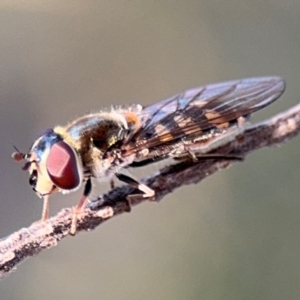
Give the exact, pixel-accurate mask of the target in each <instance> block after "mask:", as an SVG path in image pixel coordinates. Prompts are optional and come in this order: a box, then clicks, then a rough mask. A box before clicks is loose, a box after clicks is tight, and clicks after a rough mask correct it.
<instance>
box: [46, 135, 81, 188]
mask: <svg viewBox="0 0 300 300" xmlns="http://www.w3.org/2000/svg"><path fill="white" fill-rule="evenodd" d="M46 168H47V171H48V174H49V177H50V178H51V180H52V182H53V184H54V185H56V186H57V187H59V188H61V189H63V190H72V189H75V188H76V187H78V186H79V184H80V173H79V166H78V164H77V159H76V154H75V151H74V150H73V149H72V148H71V147H70V146H69V145H68V144H67V143H65V142H63V141H59V142H57V143H55V144H54V145H53V146H52V147H51V149H50V152H49V155H48V158H47V162H46Z"/></svg>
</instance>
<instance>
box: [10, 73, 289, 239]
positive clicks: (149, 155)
mask: <svg viewBox="0 0 300 300" xmlns="http://www.w3.org/2000/svg"><path fill="white" fill-rule="evenodd" d="M284 89H285V83H284V81H283V79H281V78H280V77H261V78H249V79H241V80H235V81H228V82H223V83H217V84H211V85H206V86H203V87H199V88H195V89H191V90H187V91H185V92H183V93H181V94H178V95H176V96H173V97H171V98H169V99H166V100H163V101H160V102H158V103H155V104H153V105H150V106H146V107H142V106H141V105H131V106H128V107H127V108H119V109H114V110H112V111H100V112H97V113H91V114H87V115H85V116H83V117H81V118H78V119H76V120H74V121H73V122H71V123H69V124H68V125H66V126H63V127H62V126H56V127H54V128H53V129H49V130H47V131H46V132H45V133H44V134H43V135H41V136H40V137H39V138H38V139H37V140H36V141H35V142H34V143H33V145H32V147H31V149H30V151H29V153H27V154H25V153H21V152H19V151H17V152H15V153H13V158H14V160H15V161H21V160H24V159H25V160H26V161H27V162H26V163H25V165H24V167H23V169H24V170H28V171H29V184H30V185H31V187H32V189H33V190H34V191H35V192H36V193H37V195H38V196H40V197H43V198H44V206H43V212H42V219H41V220H46V219H47V218H48V215H49V196H50V195H51V194H54V193H56V192H62V193H69V192H72V191H75V190H77V189H78V188H79V187H80V186H81V185H82V183H83V184H84V191H83V195H82V197H81V199H80V200H79V202H78V204H77V206H76V207H75V208H74V212H73V218H72V226H71V233H72V234H74V233H75V231H76V220H77V216H78V215H79V214H80V213H81V212H82V210H83V208H84V207H85V205H86V202H87V198H88V196H89V194H90V193H91V190H92V183H91V180H92V178H96V179H99V180H110V179H111V178H112V177H113V176H116V177H117V178H118V179H119V180H121V181H124V182H126V183H128V184H131V185H133V186H135V187H136V188H137V189H138V190H139V191H141V192H142V194H138V195H130V196H129V201H130V199H133V198H135V197H143V198H152V199H153V197H154V196H155V192H154V191H153V190H152V189H150V188H149V187H147V186H146V185H144V184H142V183H139V182H138V181H136V180H135V179H132V178H131V177H129V176H127V175H124V174H122V173H121V170H122V168H126V167H138V166H143V165H146V164H148V163H152V162H154V161H158V160H161V159H164V158H170V157H171V158H174V159H179V158H180V157H183V156H186V155H187V154H188V155H189V154H190V155H191V156H192V157H193V158H195V154H194V153H192V151H191V150H190V148H189V145H193V144H195V143H197V144H199V145H200V148H201V145H203V147H205V145H206V146H207V145H209V144H210V142H211V141H213V139H214V138H215V137H219V138H222V136H223V135H224V134H226V132H229V131H230V130H233V131H234V130H235V128H238V126H239V125H238V124H239V120H242V119H243V118H245V117H248V116H249V115H250V114H251V113H253V112H255V111H257V110H259V109H261V108H263V107H265V106H266V105H269V104H270V103H272V102H273V101H275V100H276V99H277V98H278V97H279V96H280V95H281V94H282V93H283V91H284ZM203 155H204V159H205V157H206V156H205V151H204V154H203ZM200 157H201V154H200ZM212 157H214V158H218V157H219V158H223V159H224V157H226V156H225V155H224V154H217V155H212ZM196 158H197V157H196ZM208 158H209V154H208ZM201 159H203V157H202V158H201Z"/></svg>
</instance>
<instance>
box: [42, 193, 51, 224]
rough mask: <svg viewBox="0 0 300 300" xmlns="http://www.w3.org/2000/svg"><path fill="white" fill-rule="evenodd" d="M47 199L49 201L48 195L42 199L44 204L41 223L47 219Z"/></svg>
mask: <svg viewBox="0 0 300 300" xmlns="http://www.w3.org/2000/svg"><path fill="white" fill-rule="evenodd" d="M49 199H50V195H49V194H48V195H45V196H44V197H43V200H44V203H43V210H42V217H41V222H44V221H46V220H47V219H48V218H49Z"/></svg>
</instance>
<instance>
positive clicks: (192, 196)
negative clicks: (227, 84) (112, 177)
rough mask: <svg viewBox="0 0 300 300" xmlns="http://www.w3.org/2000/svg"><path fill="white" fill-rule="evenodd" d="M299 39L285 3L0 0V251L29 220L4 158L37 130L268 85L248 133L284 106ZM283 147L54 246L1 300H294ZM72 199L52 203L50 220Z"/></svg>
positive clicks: (297, 86)
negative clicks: (275, 91)
mask: <svg viewBox="0 0 300 300" xmlns="http://www.w3.org/2000/svg"><path fill="white" fill-rule="evenodd" d="M299 28H300V2H299V1H298V0H285V1H275V0H274V1H271V0H265V1H259V0H253V1H246V0H229V1H221V0H187V1H171V0H169V1H139V0H131V1H120V0H109V1H106V0H103V1H92V0H86V1H77V0H72V1H57V0H52V1H44V0H38V1H37V0H27V1H15V0H9V1H6V0H2V1H1V3H0V53H1V55H0V104H1V109H0V125H1V130H0V139H1V143H0V164H1V180H0V190H1V198H0V236H1V237H5V236H7V235H9V234H11V233H13V232H14V231H16V230H18V229H20V228H22V227H26V226H29V225H30V224H31V223H32V222H33V221H36V220H37V219H38V218H40V214H41V209H42V201H41V200H40V199H39V198H37V197H36V196H35V195H34V193H33V192H32V190H31V189H30V187H29V185H28V174H27V173H26V172H22V171H21V165H18V164H15V163H14V162H13V161H12V160H11V158H10V155H11V153H12V151H13V147H12V144H14V145H16V146H17V147H18V148H20V150H22V151H27V150H28V149H29V147H30V145H31V143H32V142H33V140H34V139H35V138H36V137H37V136H38V135H39V134H40V133H41V132H43V130H44V129H45V128H49V127H53V126H54V125H58V124H61V125H64V124H66V123H67V122H68V121H70V120H72V119H74V118H76V117H78V116H80V115H82V114H84V113H87V112H91V111H97V110H99V109H101V108H103V107H111V106H112V105H121V104H131V103H140V104H150V103H153V102H155V101H158V100H161V99H164V98H167V97H169V96H172V95H173V94H176V93H178V92H181V91H183V90H185V89H187V88H191V87H195V86H199V85H203V84H207V83H211V82H219V81H225V80H229V79H236V78H243V77H251V76H262V75H280V76H282V77H284V78H285V79H286V81H287V91H286V92H285V94H284V96H283V97H282V98H281V99H280V100H279V101H277V102H276V103H275V104H273V105H271V106H270V107H267V108H266V109H264V110H263V111H262V112H259V113H257V114H255V117H254V118H253V120H254V121H259V120H263V119H264V118H268V117H270V116H272V115H274V114H276V113H278V112H281V111H283V110H285V109H288V108H289V107H291V106H292V105H295V104H297V103H299V101H300V96H299V95H300V80H299V73H300V31H299ZM299 146H300V138H296V139H294V140H293V141H291V142H289V143H288V144H286V145H284V146H281V147H277V148H275V147H274V148H269V149H263V150H261V151H259V152H257V153H254V154H252V155H251V156H249V157H248V158H247V160H246V161H245V162H243V163H237V164H235V165H234V166H233V167H232V168H230V169H229V170H226V171H222V172H219V173H217V174H216V175H214V176H211V177H209V178H208V179H206V180H205V181H203V182H201V183H200V184H198V185H193V186H185V187H183V188H181V189H180V190H176V191H175V192H174V193H172V194H170V195H169V196H168V197H166V198H165V199H164V200H163V201H162V202H161V203H159V204H153V203H145V204H143V205H140V206H138V207H135V208H134V209H133V211H132V213H130V214H124V215H122V216H120V217H118V218H114V219H113V220H112V221H109V222H107V223H105V224H104V225H103V226H101V227H99V228H98V229H96V230H95V231H92V232H89V233H83V234H79V235H77V236H76V237H75V238H67V239H65V240H63V241H62V242H61V243H59V245H58V246H57V247H55V248H52V249H50V250H49V251H43V253H41V254H40V255H38V256H36V257H33V258H30V259H28V260H27V261H25V262H24V263H23V264H21V265H20V266H18V268H17V270H16V271H15V272H14V273H12V274H11V275H10V276H9V277H7V278H6V279H5V280H3V281H1V282H0V291H1V292H0V295H1V299H6V300H14V299H23V300H26V299H30V300H35V299H39V300H40V299H43V300H47V299H51V300H52V299H74V300H77V299H108V300H111V299H125V300H126V299H131V300H134V299H164V300H166V299H172V300H174V299H185V300H188V299H206V300H208V299H214V300H219V299H231V300H232V299H264V300H265V299H299V298H300V285H299V279H300V240H299V235H300V196H299V194H300V186H299V178H300V168H299V166H300V157H299ZM156 170H157V169H156V167H154V166H153V167H151V168H150V170H149V169H147V172H145V171H144V170H141V171H140V172H139V175H140V176H146V175H148V174H149V172H154V171H156ZM135 174H136V173H135ZM106 189H107V186H106V185H103V184H99V185H97V192H101V193H103V192H104V191H106ZM97 192H94V195H95V196H96V194H97ZM79 197H80V192H79V193H77V194H72V195H71V196H62V195H57V196H54V197H53V198H52V199H51V214H52V215H53V214H55V213H57V212H58V211H59V210H60V209H61V208H63V207H69V206H72V205H75V204H76V203H77V201H78V199H79Z"/></svg>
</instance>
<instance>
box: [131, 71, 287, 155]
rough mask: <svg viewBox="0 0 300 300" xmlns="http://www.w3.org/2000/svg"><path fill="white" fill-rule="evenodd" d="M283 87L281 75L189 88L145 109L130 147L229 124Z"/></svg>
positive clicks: (160, 142) (147, 145)
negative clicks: (140, 125) (141, 124)
mask: <svg viewBox="0 0 300 300" xmlns="http://www.w3.org/2000/svg"><path fill="white" fill-rule="evenodd" d="M284 89H285V83H284V81H283V79H282V78H280V77H260V78H248V79H241V80H235V81H228V82H223V83H217V84H210V85H207V86H203V87H199V88H195V89H191V90H187V91H185V92H183V93H182V94H179V95H176V96H174V97H171V98H169V99H166V100H163V101H161V102H158V103H156V104H153V105H150V106H148V107H145V108H144V109H143V117H142V123H143V124H144V125H143V126H142V128H141V130H140V131H139V132H137V134H136V135H135V136H134V137H133V138H132V139H131V140H130V141H129V145H128V146H129V149H130V148H131V149H134V148H137V149H140V148H144V147H145V148H151V147H156V146H159V145H163V144H165V143H170V142H173V141H174V142H176V141H177V140H178V139H181V138H183V137H190V136H195V135H200V134H201V133H203V131H207V130H209V129H212V128H226V127H229V126H230V124H232V122H233V121H236V120H237V119H238V118H239V117H242V116H247V115H249V114H251V113H253V112H255V111H257V110H259V109H261V108H263V107H265V106H266V105H269V104H270V103H272V102H273V101H275V100H276V99H277V98H278V97H279V96H280V95H281V94H282V93H283V91H284ZM127 149H128V147H127Z"/></svg>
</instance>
